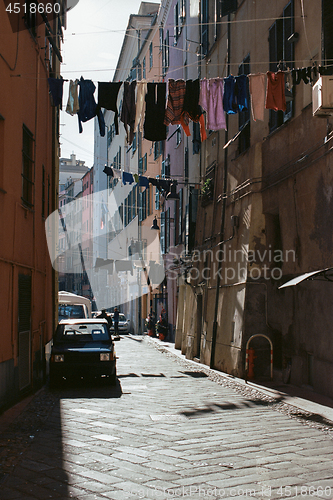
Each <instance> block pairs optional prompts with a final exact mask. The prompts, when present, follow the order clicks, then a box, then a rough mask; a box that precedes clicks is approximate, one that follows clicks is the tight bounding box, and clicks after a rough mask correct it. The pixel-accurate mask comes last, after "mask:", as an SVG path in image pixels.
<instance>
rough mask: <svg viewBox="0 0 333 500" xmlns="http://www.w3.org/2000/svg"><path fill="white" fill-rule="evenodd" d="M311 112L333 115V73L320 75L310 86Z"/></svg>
mask: <svg viewBox="0 0 333 500" xmlns="http://www.w3.org/2000/svg"><path fill="white" fill-rule="evenodd" d="M312 114H313V116H329V115H333V75H325V76H321V77H320V78H319V80H318V81H317V82H316V83H315V85H314V86H313V87H312Z"/></svg>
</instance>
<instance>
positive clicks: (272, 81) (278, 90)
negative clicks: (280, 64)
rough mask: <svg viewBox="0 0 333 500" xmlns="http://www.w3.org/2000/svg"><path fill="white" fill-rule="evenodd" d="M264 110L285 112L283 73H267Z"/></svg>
mask: <svg viewBox="0 0 333 500" xmlns="http://www.w3.org/2000/svg"><path fill="white" fill-rule="evenodd" d="M266 109H274V111H286V96H285V82H284V73H283V71H278V72H277V73H274V72H273V71H267V91H266Z"/></svg>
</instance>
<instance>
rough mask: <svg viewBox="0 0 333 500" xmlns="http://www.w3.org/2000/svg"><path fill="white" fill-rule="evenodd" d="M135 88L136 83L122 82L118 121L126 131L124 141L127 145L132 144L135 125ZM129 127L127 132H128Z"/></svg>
mask: <svg viewBox="0 0 333 500" xmlns="http://www.w3.org/2000/svg"><path fill="white" fill-rule="evenodd" d="M135 87H136V81H135V80H134V81H133V82H131V83H129V82H124V95H123V104H122V107H121V116H120V120H121V121H122V122H123V124H124V126H125V131H126V139H127V143H128V144H132V142H133V139H134V124H135V110H136V109H135ZM128 127H129V130H128Z"/></svg>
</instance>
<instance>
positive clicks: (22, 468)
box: [0, 336, 333, 500]
mask: <svg viewBox="0 0 333 500" xmlns="http://www.w3.org/2000/svg"><path fill="white" fill-rule="evenodd" d="M116 351H117V355H118V356H119V359H118V378H119V382H118V384H117V386H116V387H110V386H107V385H102V384H98V385H96V384H88V385H87V384H84V385H83V384H82V385H79V386H78V385H75V386H74V385H71V384H68V385H65V386H64V387H62V388H59V390H56V391H53V392H51V391H50V390H49V388H48V387H45V388H43V389H42V390H41V391H40V392H39V393H38V394H37V395H36V396H35V398H33V399H32V400H31V401H30V403H29V404H28V405H27V406H26V407H25V409H24V410H23V412H22V413H21V414H20V415H18V416H16V417H15V418H14V419H13V421H12V422H11V423H10V424H8V425H7V426H6V427H5V429H3V430H1V428H0V444H1V445H2V446H1V448H0V473H1V475H0V498H1V499H2V500H5V499H20V500H28V499H47V498H60V499H65V498H77V499H82V500H90V499H105V498H110V499H114V500H121V499H138V498H142V499H160V500H163V499H170V498H180V497H181V498H182V497H185V498H186V497H187V498H191V499H193V500H196V499H202V498H209V499H215V498H216V499H217V498H218V499H222V498H225V499H227V498H244V497H251V498H273V499H278V498H279V499H283V498H299V497H302V498H327V499H332V498H333V467H332V454H333V423H329V422H316V419H315V418H311V415H310V416H309V415H307V414H306V413H302V412H301V411H297V409H296V408H295V407H293V408H291V407H288V405H286V404H284V402H283V400H282V401H281V400H274V399H273V398H270V397H265V396H263V395H261V396H260V395H258V394H257V393H256V392H255V391H253V390H251V389H250V388H246V387H243V388H241V389H237V387H236V386H237V384H236V383H234V382H233V381H232V379H231V380H230V383H229V382H227V381H223V380H222V379H221V380H218V379H216V378H215V379H213V378H212V377H210V376H209V373H208V372H209V370H205V367H204V366H202V365H196V364H194V363H188V362H186V361H184V360H182V359H180V358H177V357H175V356H174V355H172V354H169V353H168V352H167V351H166V349H164V348H163V347H162V346H160V345H159V344H156V343H154V341H152V340H151V339H149V338H148V337H139V336H128V337H122V338H121V341H120V342H118V343H117V344H116ZM312 417H314V416H313V415H312ZM0 425H1V420H0Z"/></svg>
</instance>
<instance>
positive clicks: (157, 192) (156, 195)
mask: <svg viewBox="0 0 333 500" xmlns="http://www.w3.org/2000/svg"><path fill="white" fill-rule="evenodd" d="M159 177H160V176H159V175H156V179H159ZM159 209H160V192H159V190H158V189H157V187H155V210H159Z"/></svg>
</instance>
